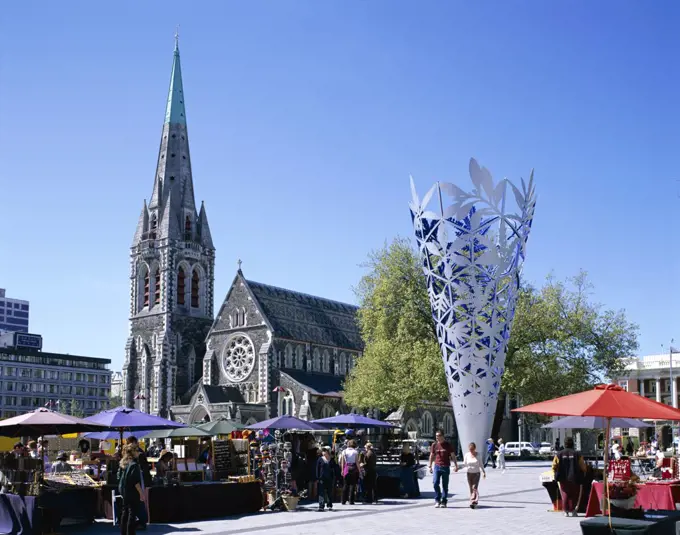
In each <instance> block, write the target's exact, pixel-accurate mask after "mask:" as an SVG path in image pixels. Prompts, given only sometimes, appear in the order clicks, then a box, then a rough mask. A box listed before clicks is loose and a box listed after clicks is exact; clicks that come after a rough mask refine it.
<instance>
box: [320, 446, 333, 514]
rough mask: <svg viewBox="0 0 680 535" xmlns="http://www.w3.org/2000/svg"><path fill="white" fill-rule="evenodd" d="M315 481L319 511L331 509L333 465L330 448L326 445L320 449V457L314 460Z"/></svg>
mask: <svg viewBox="0 0 680 535" xmlns="http://www.w3.org/2000/svg"><path fill="white" fill-rule="evenodd" d="M316 481H317V484H318V485H317V488H318V492H319V511H323V510H324V505H326V506H328V509H329V510H330V509H333V489H334V486H335V485H334V482H335V467H334V466H333V459H332V458H331V450H330V448H328V447H326V448H323V450H322V451H321V457H319V458H318V460H317V461H316Z"/></svg>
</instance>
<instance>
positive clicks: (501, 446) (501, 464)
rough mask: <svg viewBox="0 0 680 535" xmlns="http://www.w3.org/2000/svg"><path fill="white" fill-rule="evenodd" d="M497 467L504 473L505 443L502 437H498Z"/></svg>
mask: <svg viewBox="0 0 680 535" xmlns="http://www.w3.org/2000/svg"><path fill="white" fill-rule="evenodd" d="M498 468H500V469H501V470H503V472H502V473H503V474H504V473H505V443H504V442H503V439H502V438H499V439H498Z"/></svg>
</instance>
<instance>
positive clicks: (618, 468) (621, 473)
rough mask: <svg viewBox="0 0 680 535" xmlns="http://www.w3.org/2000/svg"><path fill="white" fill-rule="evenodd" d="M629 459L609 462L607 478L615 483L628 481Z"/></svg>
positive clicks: (629, 472)
mask: <svg viewBox="0 0 680 535" xmlns="http://www.w3.org/2000/svg"><path fill="white" fill-rule="evenodd" d="M630 474H631V471H630V459H621V460H619V461H617V460H616V459H612V460H611V461H609V478H610V479H613V480H615V481H628V480H629V479H630Z"/></svg>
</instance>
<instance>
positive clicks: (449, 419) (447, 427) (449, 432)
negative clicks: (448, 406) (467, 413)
mask: <svg viewBox="0 0 680 535" xmlns="http://www.w3.org/2000/svg"><path fill="white" fill-rule="evenodd" d="M444 436H445V437H452V436H453V416H451V414H450V413H448V412H447V413H446V414H445V415H444Z"/></svg>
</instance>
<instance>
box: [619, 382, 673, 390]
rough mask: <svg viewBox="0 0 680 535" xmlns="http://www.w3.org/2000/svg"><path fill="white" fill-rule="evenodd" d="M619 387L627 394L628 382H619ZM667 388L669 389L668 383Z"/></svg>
mask: <svg viewBox="0 0 680 535" xmlns="http://www.w3.org/2000/svg"><path fill="white" fill-rule="evenodd" d="M619 386H620V387H621V388H623V389H624V390H625V391H626V392H628V381H619ZM669 387H670V382H669Z"/></svg>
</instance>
